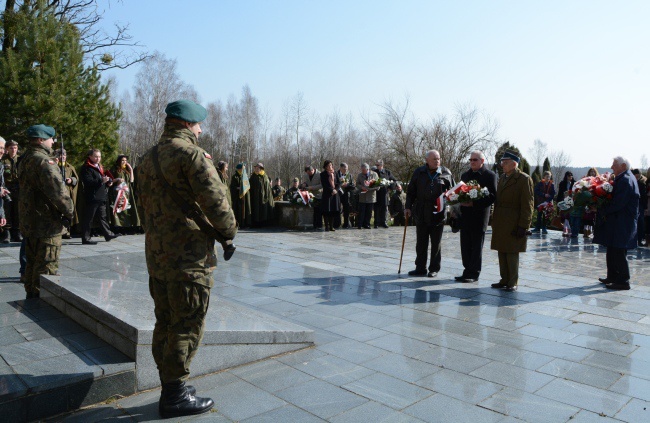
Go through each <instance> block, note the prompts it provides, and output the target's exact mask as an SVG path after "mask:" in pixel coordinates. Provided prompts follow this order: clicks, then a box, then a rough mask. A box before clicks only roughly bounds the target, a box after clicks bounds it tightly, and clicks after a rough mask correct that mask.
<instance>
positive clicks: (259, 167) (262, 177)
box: [250, 163, 275, 226]
mask: <svg viewBox="0 0 650 423" xmlns="http://www.w3.org/2000/svg"><path fill="white" fill-rule="evenodd" d="M250 184H251V190H250V193H251V221H252V223H253V226H263V225H266V224H267V223H268V222H269V220H271V219H273V207H274V206H275V202H274V200H273V193H272V191H271V179H270V178H269V176H268V175H267V174H266V172H265V170H264V165H263V164H262V163H257V164H256V165H255V166H253V173H252V174H251V175H250Z"/></svg>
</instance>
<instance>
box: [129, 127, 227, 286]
mask: <svg viewBox="0 0 650 423" xmlns="http://www.w3.org/2000/svg"><path fill="white" fill-rule="evenodd" d="M158 160H159V163H160V169H161V171H162V173H163V177H164V178H165V179H166V181H167V183H168V184H169V185H171V187H172V188H174V189H175V190H176V192H177V193H178V194H179V195H180V196H181V197H182V198H184V199H186V200H187V201H188V202H192V203H196V204H197V205H198V206H199V207H200V208H201V210H203V213H204V214H205V216H206V217H207V218H208V220H209V221H210V223H211V224H212V225H213V226H214V228H215V229H216V230H217V231H218V232H219V233H220V234H221V235H222V236H223V237H224V238H226V239H233V238H234V237H235V234H236V233H237V225H236V223H235V215H234V214H233V212H232V209H231V208H230V204H229V203H228V199H227V194H226V190H227V189H228V188H227V187H226V186H225V185H224V184H223V183H222V182H221V179H220V178H219V176H218V174H217V169H216V168H215V167H214V164H213V163H212V158H211V157H210V155H209V154H208V153H206V152H205V150H203V149H202V148H200V147H199V146H198V145H197V139H196V137H195V136H194V134H193V133H192V131H190V130H189V129H186V128H184V127H182V126H180V125H177V124H173V123H167V124H166V125H165V130H164V132H163V134H162V136H161V137H160V141H159V142H158ZM136 174H137V176H136V181H137V184H136V193H137V198H136V201H137V206H138V208H139V212H140V213H139V215H140V219H141V221H142V225H143V227H144V230H145V234H146V235H145V256H146V259H147V268H148V270H149V275H150V276H151V277H153V278H156V279H161V280H165V281H170V282H173V281H189V282H196V283H199V284H201V285H206V286H211V285H212V284H213V281H212V278H211V277H209V276H210V275H211V274H212V272H213V271H214V268H215V267H216V265H217V257H216V254H215V251H214V243H215V241H214V239H211V238H209V237H208V236H207V235H205V234H204V233H203V232H201V230H200V229H199V227H198V225H197V224H196V223H195V222H194V221H193V220H192V219H189V218H188V217H187V216H186V215H185V214H184V213H183V211H182V210H181V208H180V207H179V206H178V205H177V203H176V202H175V201H174V199H173V198H172V197H171V195H170V194H169V193H168V191H167V189H166V188H165V187H164V186H163V184H162V181H161V180H160V179H159V178H158V176H157V174H156V171H155V168H154V164H153V158H152V155H151V150H150V151H148V152H147V153H146V154H145V155H144V157H143V158H142V162H141V164H140V165H139V166H138V167H137V169H136Z"/></svg>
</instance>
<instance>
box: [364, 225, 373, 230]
mask: <svg viewBox="0 0 650 423" xmlns="http://www.w3.org/2000/svg"><path fill="white" fill-rule="evenodd" d="M363 228H364V229H372V228H371V227H370V225H366V226H364V227H363Z"/></svg>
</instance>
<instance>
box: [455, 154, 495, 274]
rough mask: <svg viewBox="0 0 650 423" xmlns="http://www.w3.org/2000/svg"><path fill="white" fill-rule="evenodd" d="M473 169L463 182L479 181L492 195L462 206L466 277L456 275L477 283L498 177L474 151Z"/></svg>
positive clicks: (463, 251)
mask: <svg viewBox="0 0 650 423" xmlns="http://www.w3.org/2000/svg"><path fill="white" fill-rule="evenodd" d="M469 166H470V169H469V170H468V171H467V172H465V173H463V174H462V175H461V177H460V180H461V181H463V182H465V183H467V182H469V181H476V182H477V183H478V184H479V185H480V186H481V187H482V188H487V190H488V192H489V194H488V195H487V196H485V197H483V198H480V199H478V200H476V201H470V202H468V203H462V204H461V205H460V254H461V257H462V259H463V267H464V270H463V274H462V275H461V276H456V280H457V281H458V282H476V281H478V278H479V275H480V274H481V265H482V260H483V242H484V241H485V231H486V230H487V226H488V221H489V220H490V209H491V207H492V203H494V200H495V199H496V196H497V175H496V173H494V172H492V171H491V170H489V169H488V168H487V167H485V154H483V152H482V151H472V152H471V153H470V158H469Z"/></svg>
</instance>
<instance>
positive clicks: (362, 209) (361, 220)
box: [357, 203, 374, 228]
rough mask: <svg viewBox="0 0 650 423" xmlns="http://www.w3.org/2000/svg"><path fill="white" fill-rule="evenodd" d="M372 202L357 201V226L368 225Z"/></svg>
mask: <svg viewBox="0 0 650 423" xmlns="http://www.w3.org/2000/svg"><path fill="white" fill-rule="evenodd" d="M373 206H374V204H373V203H359V215H358V216H357V228H361V227H366V226H370V218H371V217H372V208H373Z"/></svg>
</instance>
